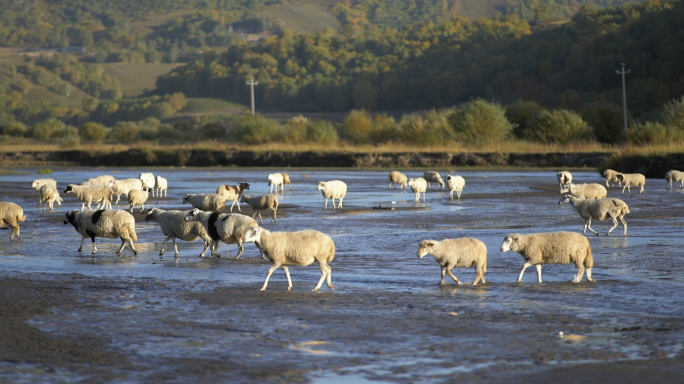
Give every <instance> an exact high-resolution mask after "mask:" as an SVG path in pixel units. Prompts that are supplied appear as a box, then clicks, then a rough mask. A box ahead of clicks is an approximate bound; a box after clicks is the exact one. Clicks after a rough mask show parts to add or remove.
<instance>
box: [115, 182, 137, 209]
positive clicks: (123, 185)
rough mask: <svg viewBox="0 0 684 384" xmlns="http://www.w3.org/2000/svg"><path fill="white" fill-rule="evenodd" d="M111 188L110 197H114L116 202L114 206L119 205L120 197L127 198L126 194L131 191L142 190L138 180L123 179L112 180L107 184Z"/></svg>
mask: <svg viewBox="0 0 684 384" xmlns="http://www.w3.org/2000/svg"><path fill="white" fill-rule="evenodd" d="M109 186H110V187H111V188H112V195H114V196H116V202H115V203H114V204H119V199H120V198H121V195H124V196H128V192H129V191H130V190H131V189H142V188H143V183H142V180H140V179H123V180H114V181H113V182H110V183H109Z"/></svg>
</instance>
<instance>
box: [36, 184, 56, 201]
mask: <svg viewBox="0 0 684 384" xmlns="http://www.w3.org/2000/svg"><path fill="white" fill-rule="evenodd" d="M45 184H47V185H51V186H52V187H54V188H55V189H56V188H57V182H56V181H55V180H54V179H36V180H33V183H31V188H33V189H35V190H36V192H38V204H42V203H43V200H42V199H41V198H40V187H42V186H43V185H45Z"/></svg>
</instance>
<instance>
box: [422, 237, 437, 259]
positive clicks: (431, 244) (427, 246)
mask: <svg viewBox="0 0 684 384" xmlns="http://www.w3.org/2000/svg"><path fill="white" fill-rule="evenodd" d="M435 245H437V242H436V241H434V240H423V242H422V243H420V247H419V248H418V258H419V259H422V258H423V257H424V256H425V255H428V254H430V253H432V250H433V249H434V248H435Z"/></svg>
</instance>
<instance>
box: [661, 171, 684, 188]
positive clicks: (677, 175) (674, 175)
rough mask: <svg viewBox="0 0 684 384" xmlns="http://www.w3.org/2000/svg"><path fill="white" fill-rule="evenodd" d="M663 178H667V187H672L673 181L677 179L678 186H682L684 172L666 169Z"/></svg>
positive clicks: (683, 185) (683, 186)
mask: <svg viewBox="0 0 684 384" xmlns="http://www.w3.org/2000/svg"><path fill="white" fill-rule="evenodd" d="M665 180H667V189H672V182H673V181H679V182H680V183H681V186H680V187H679V188H684V172H682V171H675V170H674V169H673V170H671V171H667V173H666V174H665Z"/></svg>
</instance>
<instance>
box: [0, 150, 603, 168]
mask: <svg viewBox="0 0 684 384" xmlns="http://www.w3.org/2000/svg"><path fill="white" fill-rule="evenodd" d="M610 156H611V154H609V153H542V154H536V153H525V154H516V153H420V152H404V153H338V152H253V151H239V150H228V151H214V150H202V149H192V150H190V149H188V150H185V149H180V150H166V149H129V150H125V151H119V152H104V151H103V152H98V151H79V150H66V151H48V152H39V151H35V152H32V151H22V152H9V151H8V152H3V153H0V164H2V166H4V167H10V166H31V165H34V166H48V165H51V166H60V165H62V166H69V165H71V166H109V167H115V166H116V167H126V166H165V167H168V166H176V167H180V166H190V167H203V166H207V167H208V166H239V167H340V168H368V167H384V168H388V167H395V168H413V167H514V168H518V167H519V168H537V167H540V168H548V167H556V168H563V167H570V168H578V167H589V168H600V167H602V166H603V164H604V162H605V161H606V159H607V158H608V157H610Z"/></svg>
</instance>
